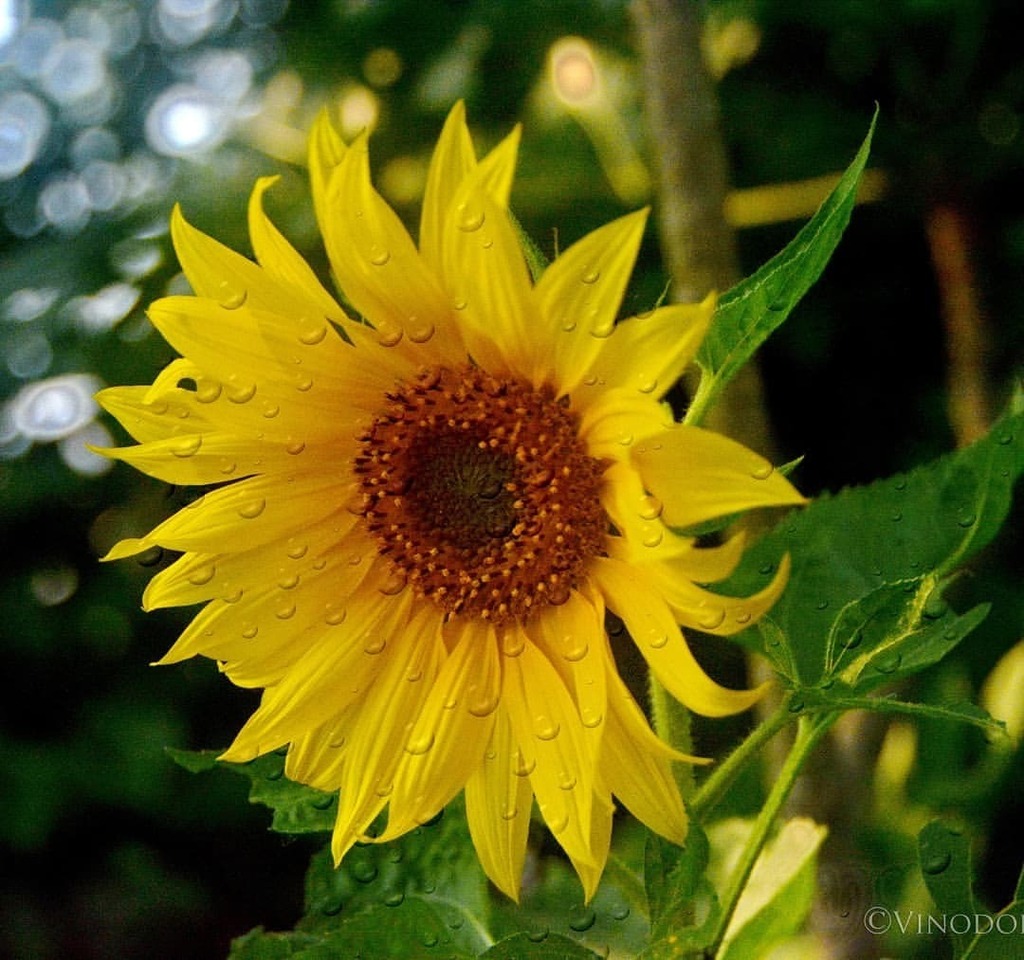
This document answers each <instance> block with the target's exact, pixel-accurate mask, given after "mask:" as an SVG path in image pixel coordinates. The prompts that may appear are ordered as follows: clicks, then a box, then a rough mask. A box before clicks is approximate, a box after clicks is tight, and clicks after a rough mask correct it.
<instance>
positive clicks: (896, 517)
mask: <svg viewBox="0 0 1024 960" xmlns="http://www.w3.org/2000/svg"><path fill="white" fill-rule="evenodd" d="M889 519H890V520H891V521H892V522H893V523H899V522H900V521H901V520H902V519H903V511H902V510H893V512H892V513H890V514H889Z"/></svg>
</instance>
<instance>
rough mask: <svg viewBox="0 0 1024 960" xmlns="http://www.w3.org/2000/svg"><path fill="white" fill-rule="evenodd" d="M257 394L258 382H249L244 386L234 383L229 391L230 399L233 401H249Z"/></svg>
mask: <svg viewBox="0 0 1024 960" xmlns="http://www.w3.org/2000/svg"><path fill="white" fill-rule="evenodd" d="M255 396H256V384H255V383H247V384H244V385H242V386H238V385H232V386H231V387H229V389H228V392H227V397H228V400H230V401H231V402H232V403H239V404H241V403H248V402H249V401H250V400H251V399H252V398H253V397H255Z"/></svg>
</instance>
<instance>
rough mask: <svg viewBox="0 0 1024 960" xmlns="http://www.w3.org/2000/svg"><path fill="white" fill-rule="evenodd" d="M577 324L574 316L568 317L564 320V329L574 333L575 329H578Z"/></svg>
mask: <svg viewBox="0 0 1024 960" xmlns="http://www.w3.org/2000/svg"><path fill="white" fill-rule="evenodd" d="M576 326H577V324H576V320H575V319H574V318H573V317H566V319H565V320H563V321H562V329H563V330H564V331H565V332H566V333H572V332H573V330H575V329H576Z"/></svg>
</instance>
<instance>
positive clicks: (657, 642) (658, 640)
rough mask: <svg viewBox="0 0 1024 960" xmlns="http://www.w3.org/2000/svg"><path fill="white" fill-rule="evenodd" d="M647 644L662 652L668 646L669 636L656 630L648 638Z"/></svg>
mask: <svg viewBox="0 0 1024 960" xmlns="http://www.w3.org/2000/svg"><path fill="white" fill-rule="evenodd" d="M647 642H648V643H649V644H650V645H651V646H652V647H654V649H655V650H661V649H662V648H663V647H665V646H667V645H668V634H667V633H661V632H660V631H658V630H654V631H652V632H651V635H650V636H649V637H648V638H647Z"/></svg>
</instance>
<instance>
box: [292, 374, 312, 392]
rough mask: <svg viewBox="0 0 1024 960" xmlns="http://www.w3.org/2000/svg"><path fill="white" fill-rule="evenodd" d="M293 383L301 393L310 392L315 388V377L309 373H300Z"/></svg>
mask: <svg viewBox="0 0 1024 960" xmlns="http://www.w3.org/2000/svg"><path fill="white" fill-rule="evenodd" d="M293 385H294V387H295V389H296V390H298V391H299V392H300V393H308V392H309V391H310V390H312V389H313V378H312V377H311V376H310V375H309V374H308V373H298V374H296V375H295V380H294V384H293Z"/></svg>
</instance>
